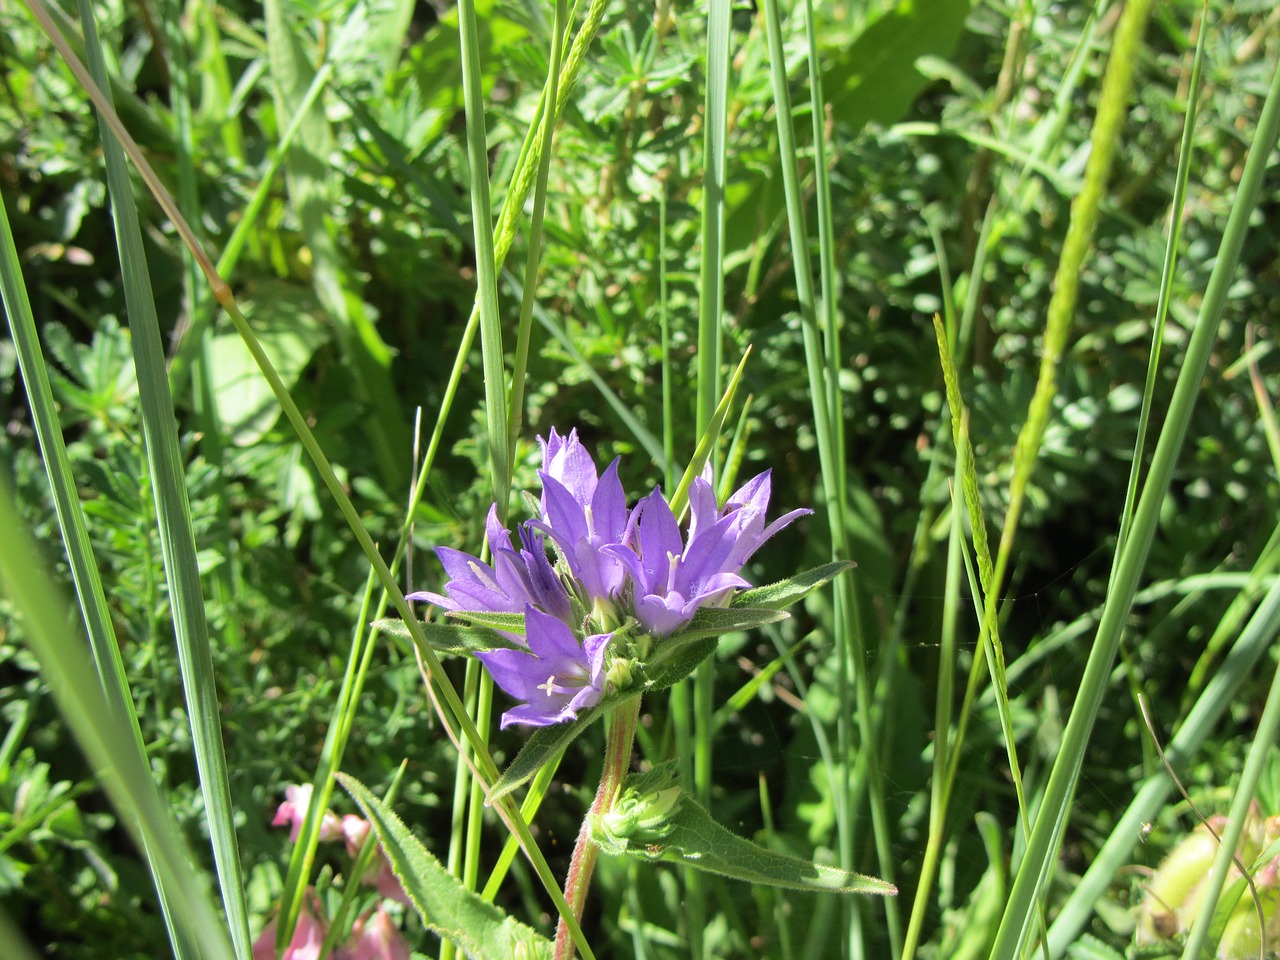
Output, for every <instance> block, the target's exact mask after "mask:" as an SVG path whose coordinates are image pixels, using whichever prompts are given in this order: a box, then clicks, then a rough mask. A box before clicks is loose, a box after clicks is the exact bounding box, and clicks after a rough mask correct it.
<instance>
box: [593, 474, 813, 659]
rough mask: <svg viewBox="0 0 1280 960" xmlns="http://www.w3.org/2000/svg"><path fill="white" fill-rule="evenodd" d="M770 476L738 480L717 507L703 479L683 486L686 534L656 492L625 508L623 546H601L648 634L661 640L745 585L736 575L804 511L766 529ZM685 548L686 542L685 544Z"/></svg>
mask: <svg viewBox="0 0 1280 960" xmlns="http://www.w3.org/2000/svg"><path fill="white" fill-rule="evenodd" d="M769 494H770V483H769V471H767V470H766V471H765V472H764V473H762V474H760V475H759V476H757V477H755V478H754V479H752V480H749V481H748V482H747V483H745V484H744V485H743V486H742V487H741V488H740V489H738V490H737V491H736V492H735V493H734V494H733V495H732V496H731V497H730V498H729V500H728V502H726V503H725V505H724V507H723V508H721V507H720V506H719V505H718V504H717V502H716V497H715V492H714V490H712V487H711V483H710V481H709V480H707V479H706V478H705V477H698V478H696V479H695V480H694V481H693V484H692V486H691V487H690V489H689V515H690V519H689V533H688V538H687V540H686V539H684V538H682V537H681V536H680V527H679V525H678V524H677V523H676V518H675V515H674V514H673V513H672V512H671V507H670V505H669V504H668V503H667V501H666V498H665V497H663V496H662V492H661V490H658V489H655V490H654V491H653V493H651V494H650V495H649V496H647V497H645V498H644V499H643V500H641V501H640V503H639V504H637V506H636V508H635V510H634V511H632V514H631V519H630V521H629V522H628V526H627V532H626V536H625V542H624V543H623V544H621V545H611V546H607V547H606V548H605V549H606V550H607V551H608V552H609V553H611V554H612V555H613V556H615V557H617V558H618V559H619V560H620V561H621V562H622V563H623V564H625V565H626V568H627V570H628V572H629V573H630V574H631V579H632V581H633V582H634V588H633V593H632V608H633V611H634V613H635V617H636V619H637V620H638V621H639V622H640V625H641V626H642V627H644V629H645V630H646V631H647V632H648V633H649V634H650V635H652V636H665V635H667V634H669V633H672V632H674V631H675V630H677V629H679V628H680V627H682V626H683V625H684V624H686V623H688V622H689V620H691V619H692V618H693V615H694V613H696V612H697V610H698V608H699V607H703V606H719V605H721V604H723V603H724V602H726V601H727V600H728V598H729V596H730V594H731V593H732V592H733V590H734V589H735V588H738V587H746V586H750V584H749V583H748V582H747V581H746V580H744V579H743V578H742V576H741V575H740V573H739V571H740V570H741V569H742V566H743V564H745V563H746V562H747V561H748V560H749V559H751V555H752V554H754V553H755V552H756V550H758V549H759V548H760V545H761V544H763V543H764V542H765V541H766V540H768V539H769V538H770V537H772V536H773V535H774V534H775V533H777V532H778V531H779V530H781V529H782V528H783V527H785V526H787V525H788V524H789V523H791V522H792V521H793V520H795V519H796V518H797V517H800V516H803V515H804V514H806V513H811V512H812V511H809V510H793V511H791V512H790V513H788V514H786V515H785V516H783V517H781V518H779V519H778V520H775V521H774V522H773V523H771V524H769V525H768V526H766V525H765V511H766V510H767V509H768V506H769ZM686 544H687V545H686Z"/></svg>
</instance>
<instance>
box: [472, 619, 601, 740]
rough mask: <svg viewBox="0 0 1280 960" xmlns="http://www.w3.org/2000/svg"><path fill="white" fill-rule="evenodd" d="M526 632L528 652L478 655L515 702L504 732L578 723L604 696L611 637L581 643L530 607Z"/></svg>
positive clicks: (598, 636) (562, 626)
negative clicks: (580, 714)
mask: <svg viewBox="0 0 1280 960" xmlns="http://www.w3.org/2000/svg"><path fill="white" fill-rule="evenodd" d="M524 628H525V634H526V636H527V638H528V644H529V652H527V653H526V652H525V651H523V650H489V651H486V652H484V653H477V654H476V656H477V657H478V658H479V659H480V661H481V662H482V663H483V664H484V665H485V668H486V669H488V671H489V674H490V675H491V676H492V677H493V681H494V683H496V684H497V685H498V686H500V687H501V688H502V689H503V690H505V691H506V692H507V693H509V694H511V696H513V697H515V698H516V699H517V700H523V701H524V702H523V703H521V704H520V705H519V706H518V707H513V708H512V709H510V710H508V711H507V712H506V713H504V714H503V715H502V727H503V729H506V728H507V727H509V726H510V725H511V724H513V723H523V724H528V725H529V726H532V727H546V726H550V725H551V724H554V723H563V722H564V721H566V720H576V719H577V717H578V711H579V710H585V709H586V708H587V707H591V706H594V705H595V704H596V703H598V702H599V701H600V698H601V697H602V696H603V695H604V680H605V676H604V655H605V650H606V649H607V648H608V646H609V640H610V639H611V638H612V636H613V635H612V634H609V633H597V634H593V635H592V636H589V637H587V638H586V639H584V640H583V641H582V642H581V643H579V642H578V639H577V638H576V637H575V636H574V635H573V631H572V630H570V629H569V628H568V627H567V626H565V624H564V623H562V622H561V621H559V620H557V619H556V618H555V617H552V616H549V615H547V614H545V613H542V612H540V611H539V610H537V609H535V608H534V607H533V606H532V605H530V604H526V605H525V609H524Z"/></svg>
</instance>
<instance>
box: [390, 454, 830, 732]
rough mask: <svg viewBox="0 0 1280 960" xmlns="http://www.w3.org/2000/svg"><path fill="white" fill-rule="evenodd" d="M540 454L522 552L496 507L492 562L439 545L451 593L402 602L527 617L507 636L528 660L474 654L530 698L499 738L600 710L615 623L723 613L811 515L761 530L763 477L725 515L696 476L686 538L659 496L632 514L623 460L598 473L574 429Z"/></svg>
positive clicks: (660, 625) (641, 625) (650, 629)
mask: <svg viewBox="0 0 1280 960" xmlns="http://www.w3.org/2000/svg"><path fill="white" fill-rule="evenodd" d="M539 443H540V444H541V445H542V469H541V470H540V471H539V473H538V476H539V478H540V479H541V481H542V500H541V504H540V507H541V509H540V516H539V517H538V518H537V519H534V520H528V521H526V522H525V523H523V524H520V525H519V527H518V528H517V535H518V539H519V542H520V546H519V548H518V549H517V548H516V547H514V546H513V544H512V539H511V535H510V534H509V533H508V532H507V531H506V530H505V529H503V527H502V526H501V524H500V523H499V522H498V515H497V508H496V506H495V507H494V508H493V509H491V510H490V511H489V516H488V520H487V522H486V536H487V539H488V543H489V552H490V554H491V556H492V563H484V562H482V561H481V560H480V559H479V558H477V557H473V556H470V555H469V554H466V553H463V552H461V551H459V550H452V549H450V548H448V547H440V548H438V549H437V551H436V552H437V554H438V555H439V557H440V560H441V562H442V563H443V564H444V568H445V572H446V573H447V574H448V576H449V582H448V583H447V584H446V585H445V588H444V591H445V592H444V593H443V594H437V593H430V592H422V593H416V594H412V595H411V597H410V599H414V600H425V601H428V602H430V603H434V604H436V605H438V606H440V607H442V608H443V609H445V610H449V611H455V612H468V611H470V612H490V613H523V614H524V615H525V634H524V636H522V637H521V636H517V637H515V639H517V641H518V642H521V643H522V644H523V649H519V650H493V651H489V652H485V653H478V654H476V656H478V657H479V658H480V659H481V660H482V661H483V662H484V664H485V667H486V668H487V669H488V670H489V672H490V674H491V675H492V676H493V679H494V682H495V683H497V684H498V686H500V687H501V688H502V689H503V690H505V691H506V692H507V693H509V694H511V695H512V696H513V697H516V698H517V699H520V700H522V701H524V702H523V703H521V704H520V706H518V707H515V708H514V709H512V710H508V711H507V712H506V713H505V714H503V717H502V726H503V727H506V726H509V725H510V724H513V723H522V724H529V725H532V726H548V725H550V724H554V723H561V722H563V721H566V720H572V719H575V718H576V717H577V715H578V712H579V711H581V710H584V709H586V708H588V707H591V706H594V705H595V704H596V703H598V702H599V701H600V699H601V698H602V697H603V696H604V689H605V682H606V676H607V670H606V669H605V655H606V653H607V652H608V648H609V643H610V641H611V640H612V639H613V636H614V632H615V631H616V630H617V629H618V628H619V626H620V625H621V624H622V623H623V622H625V621H626V620H627V619H628V618H632V619H634V621H635V623H636V624H637V625H638V629H639V631H640V632H642V633H645V634H647V635H649V636H650V637H652V638H654V639H660V638H662V637H666V636H670V635H671V634H673V633H676V632H677V631H679V630H680V628H681V627H683V626H684V625H685V624H687V623H688V622H689V621H690V620H691V619H692V618H693V615H694V614H695V613H696V612H697V611H698V609H699V608H700V607H704V606H723V605H724V604H726V603H728V601H729V598H730V597H731V596H732V594H733V591H734V590H735V589H737V588H739V587H744V586H748V585H749V584H748V583H747V581H746V580H744V579H743V578H742V575H741V570H742V567H743V565H744V564H745V563H746V562H747V561H748V560H749V559H750V558H751V556H752V554H754V553H755V552H756V550H758V549H759V548H760V546H761V544H763V543H764V542H765V541H766V540H768V539H769V538H770V537H771V536H773V535H774V534H775V533H777V532H778V531H779V530H781V529H782V528H783V527H785V526H787V525H788V524H789V523H791V522H792V521H793V520H795V519H796V518H797V517H799V516H802V515H804V514H806V513H810V512H811V511H809V510H793V511H791V512H790V513H788V514H786V515H785V516H783V517H781V518H780V519H778V520H775V521H774V522H773V523H770V524H767V525H766V523H765V512H766V510H767V509H768V506H769V495H770V483H769V472H768V471H767V470H766V471H765V472H764V473H762V474H760V475H759V476H757V477H755V478H753V479H752V480H749V481H748V482H747V483H745V484H744V485H743V486H742V487H741V488H740V489H739V490H738V491H737V492H735V493H734V494H733V495H732V496H731V497H729V500H728V502H726V503H725V504H724V505H723V506H721V505H720V504H719V503H718V502H717V500H716V496H715V492H714V490H713V489H712V486H711V482H710V480H709V479H708V478H706V477H698V478H696V479H695V480H694V481H693V483H692V485H691V487H690V490H689V528H688V531H687V533H685V534H682V533H681V531H680V526H679V523H678V522H677V519H676V516H675V514H674V513H673V512H672V509H671V505H670V504H669V503H668V502H667V499H666V498H665V497H664V496H663V495H662V491H661V490H659V489H655V490H654V491H653V492H652V493H651V494H649V496H647V497H645V498H643V499H642V500H641V501H640V502H639V503H637V504H636V505H635V507H633V508H632V509H630V510H628V509H627V500H626V494H625V492H624V491H623V489H622V483H621V481H620V480H619V479H618V461H617V460H614V462H613V463H611V464H610V465H609V466H608V468H607V469H606V470H605V471H604V473H603V474H600V473H599V471H598V470H597V468H596V464H595V461H594V460H593V459H592V457H591V455H590V454H589V453H588V452H587V450H586V448H585V447H583V445H582V443H581V442H580V441H579V440H578V433H577V431H576V430H571V431H570V432H569V435H568V436H567V437H562V436H560V435H559V434H558V433H556V431H555V430H554V429H553V430H552V431H551V436H550V437H549V438H548V439H547V440H542V439H541V438H539ZM548 547H550V548H551V550H552V551H553V552H554V554H555V558H556V562H555V563H554V564H553V563H552V561H551V558H550V557H549V556H548V553H547V548H548ZM580 637H581V639H579V638H580Z"/></svg>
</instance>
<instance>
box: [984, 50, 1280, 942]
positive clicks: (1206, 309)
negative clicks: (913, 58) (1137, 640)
mask: <svg viewBox="0 0 1280 960" xmlns="http://www.w3.org/2000/svg"><path fill="white" fill-rule="evenodd" d="M1278 134H1280V64H1278V65H1277V67H1276V72H1275V74H1274V75H1273V77H1272V81H1271V87H1270V90H1269V91H1268V94H1267V99H1266V103H1265V105H1264V107H1263V110H1262V115H1261V117H1260V118H1259V121H1258V128H1257V131H1256V133H1255V137H1254V142H1253V145H1252V146H1251V148H1250V150H1249V155H1248V159H1247V160H1246V161H1245V166H1244V173H1243V175H1242V177H1241V179H1240V187H1239V189H1238V191H1237V193H1236V198H1235V201H1234V202H1233V204H1232V208H1231V213H1230V216H1229V217H1228V219H1227V226H1226V230H1225V232H1224V234H1223V238H1222V244H1221V246H1220V248H1219V253H1218V256H1217V258H1216V259H1215V260H1214V265H1213V272H1212V274H1211V275H1210V277H1209V284H1208V287H1207V288H1206V290H1205V295H1204V300H1203V301H1202V303H1201V306H1200V313H1199V316H1198V317H1197V318H1196V324H1195V327H1194V328H1193V330H1192V333H1191V337H1190V339H1189V341H1188V344H1187V350H1186V354H1185V356H1184V358H1183V362H1182V366H1181V369H1180V370H1179V371H1178V380H1177V384H1176V386H1175V387H1174V392H1173V398H1172V400H1171V401H1170V404H1169V411H1168V414H1167V415H1166V417H1165V422H1164V427H1163V429H1162V430H1161V432H1160V438H1159V440H1158V441H1157V443H1156V449H1155V454H1154V455H1153V457H1152V463H1151V469H1150V471H1149V473H1148V477H1147V482H1146V485H1145V486H1144V487H1143V490H1142V494H1141V496H1140V497H1139V499H1138V508H1137V510H1136V512H1135V513H1134V521H1133V527H1132V531H1131V534H1130V538H1129V540H1128V541H1127V542H1126V544H1125V549H1124V550H1123V551H1122V552H1120V554H1119V555H1118V556H1117V558H1116V567H1117V570H1116V574H1115V576H1114V578H1113V580H1112V582H1111V587H1110V589H1109V590H1108V594H1107V602H1106V605H1105V606H1104V608H1103V612H1102V620H1101V622H1100V623H1099V625H1098V634H1097V638H1096V640H1095V641H1094V645H1093V648H1092V650H1091V651H1090V653H1089V661H1088V663H1087V665H1086V667H1085V672H1084V676H1083V678H1082V680H1081V684H1080V692H1079V694H1078V696H1077V700H1076V704H1075V706H1074V707H1073V708H1072V711H1071V716H1070V719H1069V720H1068V721H1067V726H1066V730H1065V731H1064V733H1063V738H1062V746H1061V749H1060V751H1059V754H1058V757H1057V760H1056V761H1055V762H1054V765H1053V770H1052V772H1051V773H1050V776H1049V782H1048V784H1047V786H1046V788H1045V796H1044V800H1043V802H1042V804H1041V809H1040V813H1039V815H1038V816H1037V818H1036V821H1035V824H1034V825H1033V827H1032V831H1031V841H1030V843H1029V844H1028V847H1027V855H1026V857H1025V858H1024V860H1023V863H1022V866H1021V867H1020V868H1019V870H1018V874H1017V876H1016V878H1015V879H1014V883H1013V887H1012V889H1011V890H1010V894H1009V899H1008V902H1007V904H1006V907H1005V913H1004V916H1003V918H1002V920H1001V923H1000V929H999V931H998V933H997V935H996V942H995V945H994V948H993V951H992V954H991V956H992V957H993V958H994V960H1013V958H1014V957H1016V956H1017V954H1018V951H1019V948H1020V945H1021V943H1022V941H1023V939H1024V936H1025V930H1026V925H1027V921H1028V918H1029V916H1030V913H1031V910H1032V901H1033V900H1034V899H1035V897H1036V896H1037V894H1038V892H1039V890H1040V887H1041V884H1042V882H1043V880H1044V879H1045V876H1046V874H1047V872H1048V870H1049V868H1050V867H1051V865H1052V862H1053V859H1054V853H1055V851H1056V850H1057V846H1058V843H1059V842H1060V840H1061V835H1062V831H1063V829H1064V828H1065V826H1066V821H1067V819H1068V816H1069V804H1070V798H1071V794H1072V791H1073V790H1074V788H1075V784H1076V779H1077V777H1078V776H1079V772H1080V765H1081V763H1082V762H1083V758H1084V751H1085V748H1086V746H1087V743H1088V738H1089V733H1090V731H1091V729H1092V727H1093V722H1094V720H1095V718H1096V717H1097V713H1098V708H1099V706H1100V705H1101V702H1102V698H1103V696H1104V694H1105V692H1106V689H1107V679H1108V675H1109V674H1110V670H1111V664H1112V662H1113V661H1114V659H1115V654H1116V650H1117V648H1118V646H1119V643H1120V637H1121V633H1122V631H1123V627H1124V622H1125V619H1126V618H1127V616H1128V613H1129V609H1130V607H1131V605H1132V602H1133V596H1134V593H1135V592H1136V591H1137V587H1138V580H1139V577H1140V575H1141V573H1142V567H1143V564H1144V563H1145V562H1146V558H1147V553H1148V550H1149V549H1150V546H1151V542H1152V540H1153V539H1154V537H1155V532H1156V527H1157V521H1158V518H1159V511H1160V506H1161V504H1162V502H1163V500H1164V497H1165V494H1166V493H1167V491H1168V489H1169V484H1170V481H1171V479H1172V475H1173V469H1174V466H1175V465H1176V462H1177V458H1178V455H1179V453H1180V452H1181V450H1182V444H1183V441H1184V440H1185V438H1186V434H1187V429H1188V427H1189V424H1190V422H1191V414H1192V410H1193V408H1194V406H1195V400H1196V396H1197V394H1198V392H1199V389H1200V384H1201V381H1202V380H1203V378H1204V374H1205V370H1206V369H1207V368H1208V364H1209V356H1210V353H1211V352H1212V349H1213V343H1214V339H1215V337H1216V335H1217V329H1218V323H1219V321H1220V320H1221V318H1222V313H1223V310H1224V308H1225V306H1226V302H1227V292H1228V290H1229V288H1230V286H1231V281H1232V278H1233V276H1234V273H1235V270H1236V266H1237V264H1238V263H1239V258H1240V250H1241V248H1242V246H1243V244H1244V238H1245V234H1246V232H1247V229H1248V223H1249V217H1250V215H1251V214H1252V213H1253V211H1254V210H1255V209H1256V208H1257V203H1258V195H1259V192H1260V190H1261V184H1262V179H1263V174H1264V171H1265V169H1266V163H1267V160H1268V158H1269V156H1270V154H1271V152H1272V151H1273V150H1274V149H1275V147H1276V141H1277V135H1278Z"/></svg>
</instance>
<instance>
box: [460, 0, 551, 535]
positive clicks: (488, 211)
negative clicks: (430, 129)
mask: <svg viewBox="0 0 1280 960" xmlns="http://www.w3.org/2000/svg"><path fill="white" fill-rule="evenodd" d="M458 31H459V34H460V36H461V41H462V96H463V101H464V103H465V105H466V122H467V169H468V171H469V172H470V182H469V185H468V186H469V190H470V193H471V220H472V226H473V229H474V233H475V253H476V302H477V303H478V304H479V307H480V349H481V354H482V357H483V361H484V398H485V421H486V423H487V424H488V434H489V436H488V439H489V462H490V464H491V465H492V468H493V498H494V500H495V501H496V502H497V504H498V517H499V519H501V520H503V521H504V522H505V520H506V518H507V508H508V505H509V503H508V501H509V500H510V494H511V440H510V434H509V432H508V429H507V377H506V372H505V365H504V359H503V355H502V316H501V313H500V312H499V309H498V269H497V266H496V258H495V256H494V244H493V210H492V207H491V206H490V203H489V148H488V136H487V134H486V132H485V112H484V94H483V92H482V91H481V89H480V79H481V68H480V41H479V36H478V34H479V27H478V26H477V24H476V8H475V3H474V2H473V0H459V3H458ZM548 148H549V144H547V143H546V142H545V141H544V146H543V153H547V152H548Z"/></svg>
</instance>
